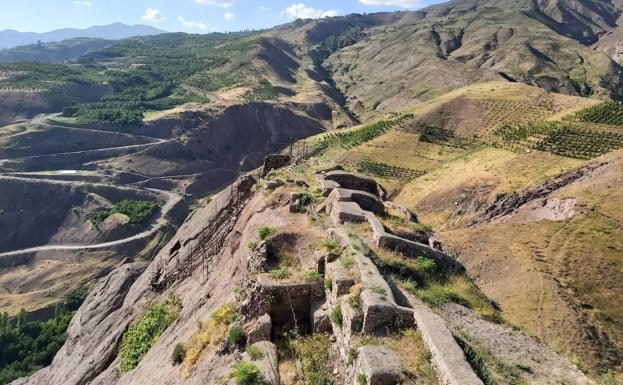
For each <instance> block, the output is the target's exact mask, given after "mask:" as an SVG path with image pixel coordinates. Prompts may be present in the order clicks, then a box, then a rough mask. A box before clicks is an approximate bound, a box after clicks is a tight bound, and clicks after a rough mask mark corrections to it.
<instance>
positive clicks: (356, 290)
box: [348, 283, 363, 309]
mask: <svg viewBox="0 0 623 385" xmlns="http://www.w3.org/2000/svg"><path fill="white" fill-rule="evenodd" d="M362 290H363V286H362V285H361V284H360V283H358V284H356V285H353V286H352V287H351V288H350V294H349V296H348V304H349V305H350V306H351V307H352V308H353V309H360V308H361V291H362Z"/></svg>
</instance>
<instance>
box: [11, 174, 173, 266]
mask: <svg viewBox="0 0 623 385" xmlns="http://www.w3.org/2000/svg"><path fill="white" fill-rule="evenodd" d="M1 180H26V181H29V182H32V181H33V179H32V178H20V177H15V176H7V175H0V181H1ZM36 180H38V181H41V182H42V183H52V184H63V185H76V184H81V185H85V184H86V185H92V186H106V187H111V186H112V187H117V188H120V189H129V190H135V191H151V192H153V193H156V194H159V195H164V196H166V197H167V201H166V203H165V204H164V205H163V206H162V207H161V209H160V216H159V217H158V218H156V219H154V220H152V221H151V223H150V224H149V227H148V228H147V229H146V230H145V231H143V232H141V233H138V234H135V235H133V236H131V237H128V238H124V239H119V240H116V241H111V242H104V243H98V244H94V245H45V246H37V247H31V248H27V249H19V250H13V251H8V252H3V253H0V258H2V257H10V256H17V255H21V254H29V253H36V252H40V251H67V250H94V249H105V248H109V247H113V246H119V245H123V244H126V243H129V242H133V241H136V240H140V239H144V238H147V237H150V236H152V235H153V234H154V233H155V232H156V231H158V230H159V229H160V227H162V225H163V224H164V223H165V222H166V221H165V219H164V218H165V217H166V215H167V214H168V213H169V211H171V209H173V207H175V205H176V204H177V203H178V202H180V201H181V200H182V197H181V196H180V195H177V194H175V193H172V192H169V191H164V190H157V189H152V188H145V189H138V188H128V187H121V186H115V185H111V184H98V183H84V182H70V181H60V180H52V179H36Z"/></svg>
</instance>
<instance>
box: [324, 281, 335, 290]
mask: <svg viewBox="0 0 623 385" xmlns="http://www.w3.org/2000/svg"><path fill="white" fill-rule="evenodd" d="M324 288H325V289H327V290H333V281H332V280H331V278H327V279H325V280H324Z"/></svg>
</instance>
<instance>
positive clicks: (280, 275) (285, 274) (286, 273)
mask: <svg viewBox="0 0 623 385" xmlns="http://www.w3.org/2000/svg"><path fill="white" fill-rule="evenodd" d="M269 274H270V276H271V277H272V278H273V279H277V280H280V281H281V280H284V279H288V278H290V276H292V274H291V273H290V270H288V269H287V268H285V267H282V268H281V269H276V270H272V271H271V272H270V273H269Z"/></svg>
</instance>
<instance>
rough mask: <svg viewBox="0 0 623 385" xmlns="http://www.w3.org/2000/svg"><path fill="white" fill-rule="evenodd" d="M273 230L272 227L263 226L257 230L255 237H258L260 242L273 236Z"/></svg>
mask: <svg viewBox="0 0 623 385" xmlns="http://www.w3.org/2000/svg"><path fill="white" fill-rule="evenodd" d="M273 232H274V230H273V228H272V227H270V226H268V225H264V226H262V227H260V228H259V229H258V230H257V235H258V236H259V237H260V239H261V240H262V241H264V240H266V239H267V238H268V237H270V236H271V235H272V234H273Z"/></svg>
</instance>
